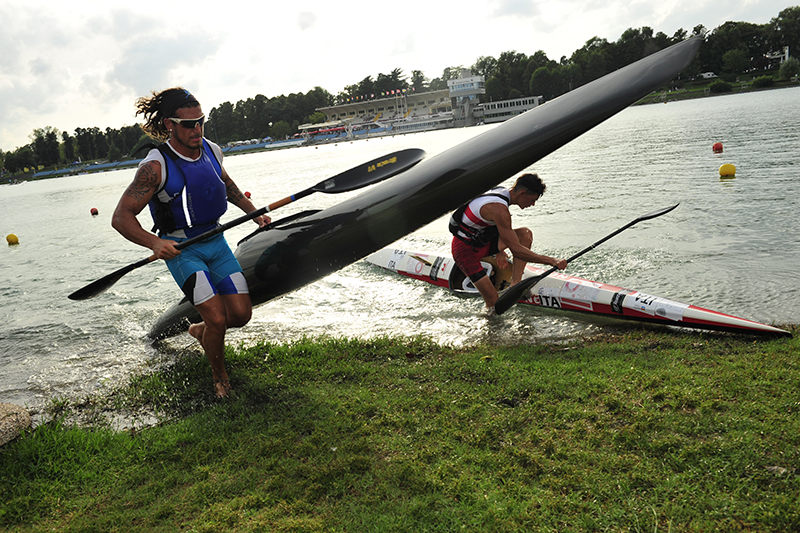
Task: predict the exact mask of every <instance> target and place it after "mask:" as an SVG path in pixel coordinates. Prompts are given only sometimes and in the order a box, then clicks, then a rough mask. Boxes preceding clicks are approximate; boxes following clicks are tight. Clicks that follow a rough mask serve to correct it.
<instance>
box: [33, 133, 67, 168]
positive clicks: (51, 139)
mask: <svg viewBox="0 0 800 533" xmlns="http://www.w3.org/2000/svg"><path fill="white" fill-rule="evenodd" d="M29 137H30V139H31V141H32V142H31V146H32V149H33V153H34V155H35V157H36V161H37V162H38V163H39V164H40V165H43V166H52V165H55V164H56V163H58V160H59V158H60V152H59V150H58V130H57V129H54V128H52V127H50V126H47V127H45V128H38V129H35V130H33V133H31V135H30V136H29Z"/></svg>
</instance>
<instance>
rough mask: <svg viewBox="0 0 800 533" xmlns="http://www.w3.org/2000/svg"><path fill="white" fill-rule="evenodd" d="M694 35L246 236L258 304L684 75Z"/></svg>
mask: <svg viewBox="0 0 800 533" xmlns="http://www.w3.org/2000/svg"><path fill="white" fill-rule="evenodd" d="M701 42H702V38H700V37H693V38H691V39H688V40H686V41H683V42H682V43H679V44H676V45H673V46H671V47H669V48H667V49H665V50H662V51H660V52H657V53H655V54H652V55H650V56H647V57H645V58H644V59H641V60H639V61H637V62H636V63H633V64H631V65H629V66H627V67H625V68H622V69H619V70H617V71H615V72H613V73H611V74H608V75H606V76H604V77H602V78H600V79H598V80H595V81H593V82H591V83H589V84H587V85H584V86H582V87H579V88H578V89H575V90H574V91H571V92H569V93H567V94H565V95H563V96H560V97H558V98H556V99H554V100H552V101H550V102H547V103H546V104H544V105H540V106H537V107H535V108H534V109H532V110H530V111H528V112H526V113H523V114H521V115H518V116H516V117H514V118H512V119H510V120H508V121H506V122H503V123H502V124H500V125H498V126H497V127H495V128H492V129H491V130H488V131H486V132H484V133H482V134H480V135H477V136H475V137H473V138H471V139H469V140H467V141H465V142H463V143H461V144H458V145H456V146H454V147H453V148H450V149H449V150H447V151H444V152H442V153H440V154H437V155H435V156H433V157H430V158H428V159H426V160H424V161H422V162H421V163H419V164H417V165H416V166H414V167H413V168H411V169H409V170H407V171H405V172H403V173H401V174H400V175H398V176H397V177H395V178H392V179H390V180H387V181H385V182H383V183H381V184H379V185H375V186H374V187H372V188H370V189H367V190H366V191H365V192H363V193H361V194H359V195H358V196H355V197H353V198H350V199H348V200H345V201H343V202H341V203H339V204H337V205H336V206H334V207H331V208H329V209H325V210H323V211H319V212H316V213H314V214H311V215H309V216H308V217H306V218H303V219H301V220H297V221H294V222H293V223H292V224H288V225H283V226H280V227H278V228H275V229H272V230H270V231H267V232H263V233H258V234H256V235H254V236H252V237H251V238H248V239H247V240H245V241H243V242H241V243H239V246H238V248H237V249H236V252H235V253H236V256H237V258H238V259H239V263H240V264H241V265H242V268H243V270H244V273H245V276H246V278H247V282H248V286H249V287H250V296H251V299H252V301H253V304H254V305H259V304H262V303H265V302H267V301H269V300H271V299H273V298H276V297H279V296H281V295H283V294H287V293H289V292H292V291H294V290H297V289H299V288H301V287H303V286H305V285H307V284H309V283H312V282H314V281H316V280H318V279H321V278H323V277H325V276H327V275H328V274H331V273H333V272H335V271H337V270H339V269H341V268H343V267H345V266H347V265H350V264H352V263H354V262H355V261H358V260H359V259H362V258H364V257H366V256H367V255H369V254H370V253H372V252H374V251H376V250H380V249H381V248H383V247H385V246H388V245H389V244H391V243H392V242H394V241H396V240H398V239H400V238H402V237H404V236H405V235H408V234H409V233H411V232H413V231H415V230H417V229H419V228H421V227H422V226H424V225H426V224H428V223H430V222H432V221H434V220H436V219H437V218H439V217H441V216H443V215H444V214H446V213H448V212H450V211H453V210H454V209H455V208H456V207H458V206H459V205H461V204H463V203H464V202H466V201H468V200H469V199H470V198H474V197H475V196H477V195H479V194H481V193H483V192H484V191H486V190H488V189H490V188H492V187H494V186H496V185H498V184H500V183H502V182H503V181H505V180H507V179H509V178H511V177H513V176H514V175H515V174H517V173H519V172H521V171H523V170H525V169H526V168H528V167H529V166H531V165H532V164H533V163H535V162H536V161H538V160H540V159H541V158H543V157H545V156H546V155H548V154H550V153H552V152H553V151H555V150H556V149H558V148H560V147H561V146H563V145H565V144H567V143H568V142H570V141H571V140H573V139H575V138H576V137H578V136H580V135H582V134H583V133H585V132H587V131H589V130H590V129H591V128H593V127H594V126H596V125H598V124H600V123H601V122H603V121H604V120H606V119H608V118H609V117H611V116H613V115H614V114H616V113H618V112H620V111H622V110H623V109H625V108H626V107H628V106H629V105H631V104H633V103H634V102H636V101H637V100H639V99H640V98H642V97H644V96H646V95H647V94H649V93H650V92H651V91H653V90H655V89H657V88H659V87H661V86H662V85H664V84H666V83H668V82H669V81H670V80H672V79H674V78H675V77H676V76H677V75H678V74H679V73H680V72H681V71H683V70H684V69H685V68H686V67H687V66H688V65H689V63H690V62H691V61H692V59H693V58H694V56H695V54H696V53H697V50H698V48H699V46H700V43H701ZM198 320H199V316H198V314H197V312H196V311H195V310H194V309H193V308H192V306H191V305H190V304H189V302H188V301H186V300H185V299H184V300H182V301H181V302H179V303H178V304H176V305H174V306H173V307H172V308H170V309H168V310H167V311H166V312H165V313H164V314H163V315H162V316H161V318H159V320H158V321H157V322H156V324H155V325H154V326H153V328H152V329H151V331H150V337H152V338H161V337H165V336H169V335H173V334H177V333H180V332H182V331H185V330H186V328H187V325H188V322H189V321H192V322H194V321H198Z"/></svg>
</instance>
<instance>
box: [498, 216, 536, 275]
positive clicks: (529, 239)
mask: <svg viewBox="0 0 800 533" xmlns="http://www.w3.org/2000/svg"><path fill="white" fill-rule="evenodd" d="M514 233H516V234H517V239H519V243H520V244H521V245H522V246H524V247H525V248H527V249H528V250H530V249H531V246H533V232H532V231H531V230H529V229H528V228H519V229H515V230H514ZM498 246H499V247H500V249H501V250H505V249H506V248H507V246H506V245H505V243H504V242H503V241H500V242H499V243H498ZM527 264H528V262H527V261H523V260H522V259H519V258H518V257H515V258H514V263H513V267H514V270H513V272H512V274H511V285H516V284H517V283H519V282H520V281H522V274H523V273H524V272H525V266H526V265H527Z"/></svg>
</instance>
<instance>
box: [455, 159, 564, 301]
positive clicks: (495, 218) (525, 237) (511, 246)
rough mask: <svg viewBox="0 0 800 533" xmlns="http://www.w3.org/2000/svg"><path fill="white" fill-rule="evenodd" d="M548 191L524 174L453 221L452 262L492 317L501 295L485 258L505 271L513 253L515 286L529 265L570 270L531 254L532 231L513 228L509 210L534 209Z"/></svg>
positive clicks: (460, 212)
mask: <svg viewBox="0 0 800 533" xmlns="http://www.w3.org/2000/svg"><path fill="white" fill-rule="evenodd" d="M546 188H547V187H546V186H545V184H544V183H543V182H542V180H541V178H539V176H538V175H537V174H523V175H521V176H520V177H519V178H517V181H516V182H515V183H514V186H513V187H511V188H510V189H506V188H504V187H498V188H496V189H492V190H491V191H488V192H487V193H486V194H483V195H481V196H479V197H477V198H475V199H474V200H472V201H471V202H469V203H467V204H466V205H464V206H462V207H461V208H459V209H458V210H456V212H455V213H453V216H452V217H450V232H451V233H452V234H453V242H452V244H451V248H452V253H453V259H454V260H455V262H456V265H457V266H458V267H459V268H460V269H461V270H462V271H463V272H464V274H466V275H467V277H469V279H470V281H472V284H473V285H475V288H476V289H478V292H480V294H481V296H483V300H484V302H486V307H487V309H488V310H489V312H490V313H491V312H493V311H494V304H495V302H497V298H498V294H497V289H496V288H495V286H494V284H493V283H492V281H491V280H490V279H489V278H488V277H487V276H486V272H485V271H484V269H483V267H482V266H481V259H483V258H484V257H487V256H491V255H494V256H495V258H496V260H497V267H498V268H499V269H500V270H503V269H505V268H507V267H508V257H507V256H506V253H505V250H506V249H508V250H509V251H511V255H512V256H513V257H514V263H513V271H512V275H511V284H512V285H515V284H517V283H519V282H520V280H521V279H522V273H523V272H524V271H525V265H527V264H528V263H541V264H544V265H550V266H554V267H557V268H559V269H560V270H563V269H565V268H567V261H566V260H564V259H557V258H555V257H550V256H547V255H541V254H537V253H534V252H532V251H531V245H532V244H533V232H532V231H531V230H530V229H528V228H517V229H514V228H512V227H511V213H510V212H509V209H508V208H509V206H512V205H516V206H519V208H520V209H525V208H526V207H531V206H533V205H534V204H536V201H537V200H538V199H539V197H541V196H542V195H543V194H544V191H545V189H546Z"/></svg>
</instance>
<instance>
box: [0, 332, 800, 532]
mask: <svg viewBox="0 0 800 533" xmlns="http://www.w3.org/2000/svg"><path fill="white" fill-rule="evenodd" d="M794 333H795V334H797V330H795V331H794ZM798 346H800V341H798V340H797V339H796V338H795V339H788V340H787V339H780V340H760V339H754V338H750V337H736V336H729V335H716V334H708V333H691V332H689V333H685V332H669V331H664V330H648V329H643V330H634V331H629V332H626V333H624V334H619V335H605V336H601V337H597V338H593V339H583V340H580V341H576V342H573V343H570V344H546V345H530V346H507V347H473V348H469V349H454V348H450V347H445V346H440V345H437V344H434V343H432V342H429V341H426V340H424V339H392V338H386V339H377V340H372V341H356V340H346V339H316V340H308V339H303V340H300V341H297V342H293V343H290V344H285V345H276V344H269V343H264V344H260V345H258V346H254V347H250V348H240V349H238V350H232V349H229V352H228V355H227V358H228V365H229V370H230V373H231V376H232V384H233V386H234V389H235V392H236V394H235V398H233V399H229V400H224V401H216V400H214V399H213V398H212V395H211V391H212V387H211V380H210V371H209V369H208V365H207V362H206V361H205V358H204V357H202V356H200V355H199V354H197V353H194V352H191V353H184V354H176V355H175V356H174V364H172V365H170V366H169V367H168V368H165V369H162V370H159V371H157V372H154V373H150V374H148V375H145V376H142V377H140V378H137V379H135V380H134V382H133V383H132V384H131V385H130V386H129V387H127V388H125V389H124V390H120V391H118V392H117V393H116V394H114V395H112V396H110V397H104V398H99V397H98V398H87V399H86V400H85V401H82V402H79V403H76V404H71V403H70V402H66V401H61V402H58V403H57V404H56V403H54V408H53V412H54V415H53V416H54V421H53V422H51V423H48V424H44V425H41V426H39V427H38V428H37V429H36V430H34V431H31V432H28V433H27V434H26V435H24V436H23V437H22V438H20V439H18V440H16V441H14V442H12V443H10V444H8V445H6V446H5V447H3V448H0V494H2V495H3V498H2V501H1V502H0V527H5V528H7V529H8V530H14V531H45V530H47V531H51V530H57V531H132V530H136V531H196V532H204V531H241V532H245V531H247V532H250V531H334V532H336V531H348V532H362V531H398V532H399V531H403V532H406V531H447V532H450V531H558V532H570V531H575V532H578V531H580V532H583V531H626V532H656V531H676V532H677V531H681V532H685V531H748V532H750V531H759V532H760V531H796V530H799V529H800V475H798V474H799V473H798V470H797V467H798V463H800V418H798V411H800V393H799V392H798V391H799V390H800V389H798V383H800V363H798V353H800V351H799V350H798ZM109 412H113V413H117V414H119V413H128V414H129V415H130V414H132V413H149V414H151V415H152V414H153V413H155V414H157V415H158V416H159V417H160V418H161V419H162V422H161V423H159V424H158V425H156V426H155V427H150V428H147V429H144V430H139V431H119V432H115V431H111V430H110V429H108V428H107V427H103V424H102V423H101V421H102V420H104V419H106V415H107V414H108V413H109ZM76 415H80V417H81V419H82V420H84V424H83V425H82V426H81V427H74V426H73V425H71V424H68V423H67V421H68V420H74V419H75V417H76ZM86 421H89V423H88V425H87V422H86Z"/></svg>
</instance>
